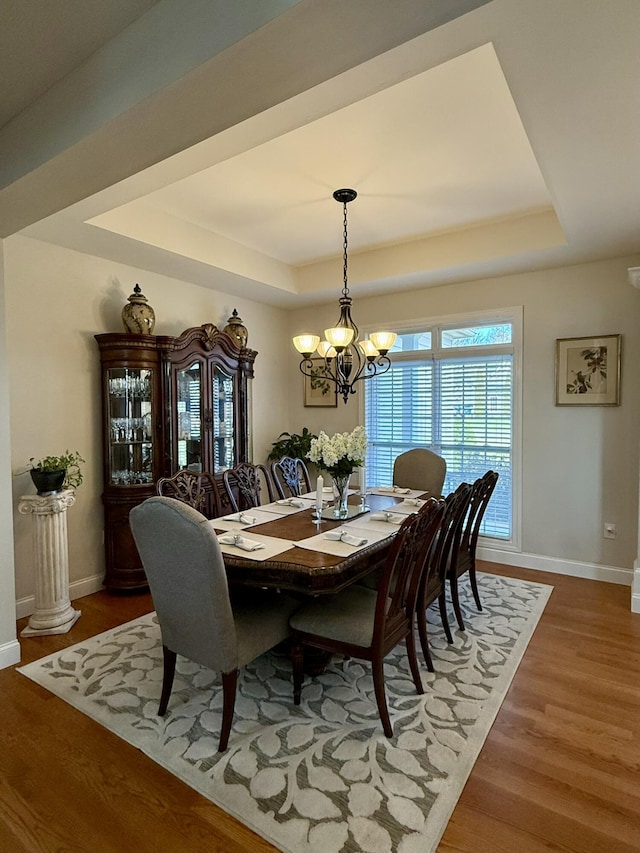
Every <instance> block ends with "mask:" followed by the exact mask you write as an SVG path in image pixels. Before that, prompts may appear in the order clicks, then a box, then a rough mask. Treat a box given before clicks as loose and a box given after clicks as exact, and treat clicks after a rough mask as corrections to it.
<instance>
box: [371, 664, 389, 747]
mask: <svg viewBox="0 0 640 853" xmlns="http://www.w3.org/2000/svg"><path fill="white" fill-rule="evenodd" d="M371 666H372V669H373V686H374V689H375V691H376V702H377V703H378V713H379V714H380V719H381V720H382V728H383V729H384V733H385V735H386V736H387V737H393V728H392V727H391V720H390V719H389V710H388V708H387V697H386V695H385V692H384V672H383V668H382V667H383V661H382V658H377V659H376V660H373V661H372V662H371Z"/></svg>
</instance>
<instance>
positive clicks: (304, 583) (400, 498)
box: [209, 487, 430, 596]
mask: <svg viewBox="0 0 640 853" xmlns="http://www.w3.org/2000/svg"><path fill="white" fill-rule="evenodd" d="M429 497H430V495H429V494H428V493H425V492H419V491H416V490H408V489H407V490H397V488H396V490H395V491H394V489H393V487H379V488H377V489H375V488H374V489H371V490H370V491H369V492H368V493H367V494H366V495H365V497H364V499H363V496H362V495H360V494H358V493H353V494H350V495H349V499H348V505H349V518H348V519H340V518H335V517H334V516H333V508H332V506H331V499H328V500H327V501H325V502H323V512H322V517H320V518H318V511H317V510H316V506H317V498H316V493H315V492H310V493H308V494H306V495H302V496H300V498H290V499H285V500H281V501H273V502H272V503H270V504H267V505H263V506H259V507H254V508H250V509H247V510H244V511H242V512H239V513H232V514H230V515H227V516H221V517H219V518H214V519H211V520H210V522H209V523H210V524H211V525H212V526H213V527H214V529H215V532H216V534H217V535H218V541H219V542H220V545H221V550H222V553H223V558H224V562H225V567H226V571H227V578H228V581H229V584H230V586H238V585H245V586H253V587H273V588H278V589H282V590H289V591H292V592H296V593H301V594H304V595H312V596H319V595H330V594H333V593H336V592H339V591H340V590H342V589H344V588H345V587H347V586H349V585H350V584H353V583H355V582H356V581H358V580H360V579H361V578H363V577H364V576H365V575H367V574H369V573H370V572H374V571H376V570H377V569H378V568H379V567H381V566H382V565H383V564H384V561H385V559H386V557H387V554H388V552H389V549H390V547H391V544H392V542H393V539H394V537H395V535H396V533H397V532H398V530H399V529H400V525H401V523H402V521H403V520H404V518H406V517H407V515H409V514H411V513H412V512H417V511H418V509H419V507H420V506H421V505H422V503H423V502H424V501H425V500H426V499H427V498H429ZM236 541H237V542H240V545H241V546H242V547H241V546H239V545H236V544H235V542H236ZM253 547H255V548H256V550H245V548H247V549H251V548H253Z"/></svg>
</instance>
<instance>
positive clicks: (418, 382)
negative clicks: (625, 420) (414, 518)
mask: <svg viewBox="0 0 640 853" xmlns="http://www.w3.org/2000/svg"><path fill="white" fill-rule="evenodd" d="M397 331H398V340H397V341H396V344H395V346H394V349H393V351H392V353H391V360H392V366H391V368H390V370H389V371H388V372H387V373H385V374H384V375H382V376H379V377H377V378H376V379H374V380H372V381H371V382H366V383H365V391H364V407H365V413H364V415H365V426H366V430H367V436H368V440H369V445H368V449H367V461H366V465H367V479H368V481H369V483H370V484H372V483H379V484H390V483H391V482H392V478H393V462H394V459H395V458H396V456H398V455H399V454H400V453H403V452H404V451H406V450H410V449H412V448H414V447H427V448H429V449H431V450H433V451H435V452H436V453H438V454H440V455H441V456H444V458H445V459H446V461H447V476H446V480H445V485H444V493H445V494H447V493H448V492H451V491H453V490H454V489H455V488H456V487H457V486H458V485H459V484H460V483H461V482H463V481H466V482H473V481H474V480H475V479H477V478H478V477H480V476H482V475H483V474H484V473H485V471H487V470H489V469H491V470H494V471H497V472H498V473H499V475H500V477H499V479H498V485H497V486H496V490H495V492H494V494H493V497H492V499H491V502H490V503H489V506H488V509H487V512H486V514H485V517H484V521H483V526H482V531H481V532H482V534H483V535H484V536H490V537H494V538H498V539H501V540H507V541H510V542H513V541H514V539H515V535H514V533H515V528H517V526H518V525H517V524H516V523H515V521H516V519H515V513H514V490H513V479H514V471H517V470H518V469H519V464H517V463H518V460H517V459H516V456H515V448H516V442H515V441H514V437H515V436H516V435H517V432H518V431H517V429H516V418H517V413H518V410H519V407H518V406H517V405H516V401H517V395H516V393H515V392H516V389H515V383H516V376H517V375H519V371H518V369H517V365H518V364H519V341H520V319H519V311H518V310H517V309H512V310H511V311H510V312H509V317H508V318H505V317H503V316H500V317H499V318H495V317H493V318H491V319H489V318H486V317H476V318H474V319H472V320H471V321H469V318H466V317H465V320H464V323H462V322H457V323H455V322H447V323H440V324H433V325H428V326H427V325H426V324H425V326H424V327H423V328H417V329H416V328H412V329H409V330H402V329H398V330H397Z"/></svg>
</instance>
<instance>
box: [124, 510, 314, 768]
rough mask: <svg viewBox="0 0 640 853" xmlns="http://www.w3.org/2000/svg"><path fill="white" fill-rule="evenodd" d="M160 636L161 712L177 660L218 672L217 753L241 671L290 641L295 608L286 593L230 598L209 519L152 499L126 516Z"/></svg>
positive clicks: (249, 593)
mask: <svg viewBox="0 0 640 853" xmlns="http://www.w3.org/2000/svg"><path fill="white" fill-rule="evenodd" d="M129 521H130V524H131V530H132V532H133V537H134V539H135V542H136V545H137V547H138V551H139V553H140V557H141V559H142V565H143V567H144V570H145V573H146V576H147V579H148V581H149V588H150V590H151V597H152V599H153V605H154V607H155V611H156V615H157V617H158V622H159V624H160V632H161V635H162V652H163V659H164V674H163V681H162V692H161V696H160V704H159V707H158V714H159V715H160V716H164V714H165V713H166V710H167V706H168V703H169V697H170V696H171V688H172V686H173V680H174V675H175V669H176V659H177V655H181V656H182V657H185V658H187V659H188V660H190V661H194V662H195V663H198V664H200V665H201V666H205V667H208V668H209V669H212V670H215V671H217V672H220V673H221V674H222V693H223V711H222V724H221V728H220V741H219V745H218V751H219V752H224V750H225V749H226V748H227V743H228V741H229V734H230V731H231V724H232V721H233V710H234V707H235V698H236V688H237V682H238V673H239V670H240V669H241V667H243V666H245V665H246V664H247V663H250V661H252V660H254V659H255V658H257V657H258V656H259V655H261V654H262V653H263V652H265V651H267V650H268V649H271V648H273V646H276V645H278V644H279V643H281V642H282V641H283V640H285V639H286V638H287V637H288V636H289V619H290V617H291V615H292V614H293V612H294V611H295V609H296V608H297V607H298V606H299V603H298V602H297V601H296V600H295V599H293V598H290V597H289V596H287V595H285V594H284V593H278V592H276V591H269V590H264V589H261V590H255V591H249V590H246V591H245V592H246V594H244V593H243V595H242V597H238V598H237V599H234V600H233V601H231V600H230V598H229V587H228V584H227V576H226V572H225V567H224V561H223V559H222V554H221V552H220V545H219V544H218V540H217V538H216V535H215V532H214V530H213V527H212V526H211V524H210V523H209V522H208V520H207V519H206V518H205V517H204V515H202V513H199V512H198V511H197V510H195V509H193V508H192V507H190V506H187V504H184V503H181V502H179V501H177V500H173V499H172V498H164V497H153V498H148V499H147V500H146V501H143V502H142V503H141V504H139V505H138V506H136V507H134V508H133V509H132V510H131V512H130V514H129Z"/></svg>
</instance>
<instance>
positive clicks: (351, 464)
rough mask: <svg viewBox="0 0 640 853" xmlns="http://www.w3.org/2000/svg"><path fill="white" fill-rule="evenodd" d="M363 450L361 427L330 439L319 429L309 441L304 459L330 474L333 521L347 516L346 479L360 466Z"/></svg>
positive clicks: (364, 449) (363, 437)
mask: <svg viewBox="0 0 640 853" xmlns="http://www.w3.org/2000/svg"><path fill="white" fill-rule="evenodd" d="M366 451H367V434H366V432H365V429H364V427H362V426H357V427H356V428H355V429H354V430H353V431H352V432H338V433H336V434H335V435H333V436H328V435H327V434H326V432H324V431H322V430H321V431H320V433H319V435H318V437H317V438H314V439H312V440H311V449H310V450H309V453H308V454H307V459H309V460H310V461H311V462H314V463H315V464H316V465H317V466H318V468H320V469H321V470H323V471H328V472H329V474H331V478H332V480H333V488H334V496H335V503H334V513H333V514H334V516H335V517H336V518H346V517H347V514H348V510H347V499H348V497H349V480H350V479H351V475H352V474H353V472H354V470H355V469H356V468H361V467H362V466H363V465H364V458H365V454H366Z"/></svg>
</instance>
